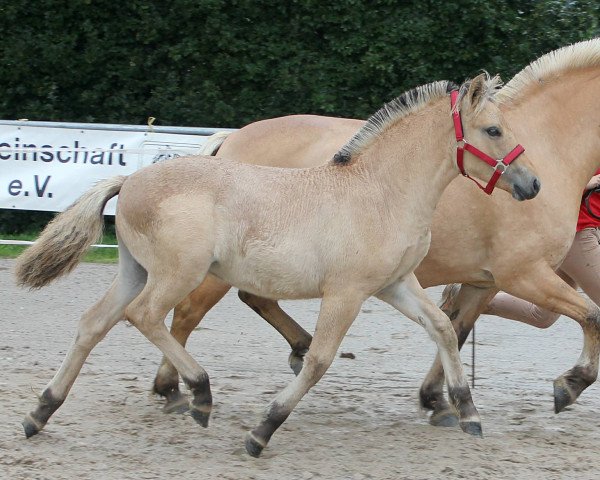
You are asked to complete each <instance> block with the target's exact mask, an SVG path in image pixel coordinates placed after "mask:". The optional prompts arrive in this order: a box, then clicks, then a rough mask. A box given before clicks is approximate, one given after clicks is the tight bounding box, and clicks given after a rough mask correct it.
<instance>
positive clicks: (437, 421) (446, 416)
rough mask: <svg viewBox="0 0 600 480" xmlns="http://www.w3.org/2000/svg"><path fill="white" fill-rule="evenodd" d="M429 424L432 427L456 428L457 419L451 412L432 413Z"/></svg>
mask: <svg viewBox="0 0 600 480" xmlns="http://www.w3.org/2000/svg"><path fill="white" fill-rule="evenodd" d="M429 424H430V425H433V426H434V427H456V426H457V425H458V417H457V416H456V414H455V413H454V412H453V411H451V410H444V411H443V412H434V413H433V414H432V415H431V417H429Z"/></svg>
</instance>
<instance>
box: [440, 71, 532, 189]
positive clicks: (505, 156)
mask: <svg viewBox="0 0 600 480" xmlns="http://www.w3.org/2000/svg"><path fill="white" fill-rule="evenodd" d="M499 85H500V80H499V78H498V77H493V78H490V77H489V75H488V74H487V73H483V74H481V75H479V76H478V77H476V78H474V79H473V80H471V81H468V82H465V83H464V84H463V85H462V86H461V87H460V90H457V91H454V92H452V93H451V99H452V100H451V103H452V112H453V118H454V128H455V135H456V141H457V153H456V155H457V158H456V162H457V166H458V168H459V170H460V172H461V173H462V174H463V175H464V176H466V177H469V178H471V179H472V180H474V181H475V183H477V185H478V186H479V187H480V188H481V189H482V190H484V191H485V193H487V194H491V193H492V190H493V189H494V186H497V187H498V188H501V189H502V190H505V191H507V192H509V193H511V194H512V196H513V197H514V198H515V199H517V200H527V199H530V198H533V197H535V196H536V195H537V194H538V192H539V190H540V186H541V185H540V181H539V179H538V177H537V175H536V174H535V172H534V170H533V167H532V164H531V162H530V161H529V159H528V158H527V156H526V154H525V153H523V152H524V149H523V147H521V145H518V142H517V140H516V139H515V137H514V135H513V134H512V132H511V130H510V128H509V127H508V125H507V124H506V122H505V121H504V119H503V116H502V113H501V112H500V109H499V108H498V106H497V105H496V103H495V102H494V94H495V92H496V91H497V88H498V87H499ZM472 177H474V178H472ZM475 178H477V179H479V180H481V181H483V182H486V183H487V185H485V186H484V185H481V184H480V183H479V182H477V181H476V180H475Z"/></svg>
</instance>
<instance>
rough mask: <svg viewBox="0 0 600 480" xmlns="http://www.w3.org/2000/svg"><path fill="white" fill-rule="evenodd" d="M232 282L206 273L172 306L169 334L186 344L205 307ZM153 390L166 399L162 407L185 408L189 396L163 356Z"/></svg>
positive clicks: (173, 410) (179, 409) (212, 304)
mask: <svg viewBox="0 0 600 480" xmlns="http://www.w3.org/2000/svg"><path fill="white" fill-rule="evenodd" d="M230 288H231V286H230V285H229V284H227V283H225V282H223V281H222V280H219V279H218V278H217V277H215V276H213V275H207V277H206V278H205V279H204V281H203V282H202V283H201V284H200V285H199V286H198V287H197V288H196V289H195V290H194V291H193V292H192V293H190V294H189V295H188V296H187V297H186V298H185V299H184V300H182V301H181V302H179V304H178V305H177V306H176V307H175V312H174V315H173V322H172V324H171V335H173V337H174V338H175V340H177V341H178V342H179V344H180V345H181V346H183V347H185V344H186V342H187V339H188V338H189V336H190V334H191V333H192V332H193V331H194V329H195V328H196V327H197V326H198V324H199V323H200V322H201V321H202V319H203V318H204V316H205V315H206V314H207V313H208V311H209V310H210V309H211V308H212V307H214V306H215V305H216V304H217V303H218V302H219V301H220V300H221V299H222V298H223V296H225V294H226V293H227V292H228V291H229V289H230ZM152 390H153V392H154V393H157V394H158V395H161V396H163V397H165V399H166V400H167V401H166V403H165V406H164V411H165V412H167V413H171V412H178V413H183V412H185V411H187V409H188V406H189V404H188V400H187V398H186V396H185V395H184V394H182V393H181V392H180V390H179V374H178V372H177V369H176V368H175V367H174V366H173V364H172V363H171V362H170V361H169V359H168V358H167V357H166V356H163V359H162V362H161V364H160V367H159V368H158V372H157V373H156V377H155V378H154V384H153V388H152Z"/></svg>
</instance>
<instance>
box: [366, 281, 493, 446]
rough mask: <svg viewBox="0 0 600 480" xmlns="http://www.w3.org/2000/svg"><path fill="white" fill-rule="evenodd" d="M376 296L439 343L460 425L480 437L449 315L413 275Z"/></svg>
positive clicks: (478, 421)
mask: <svg viewBox="0 0 600 480" xmlns="http://www.w3.org/2000/svg"><path fill="white" fill-rule="evenodd" d="M376 296H377V298H379V299H381V300H383V301H384V302H387V303H389V304H390V305H392V306H393V307H394V308H396V309H398V310H399V311H400V312H402V313H403V314H404V315H406V316H407V317H409V318H410V319H411V320H414V321H415V322H417V323H418V324H420V325H422V326H423V327H425V329H426V330H427V333H429V336H430V337H431V338H432V339H433V340H434V341H435V342H436V344H437V346H438V352H439V355H440V358H441V361H442V364H443V365H444V372H445V377H446V383H447V384H448V394H449V396H450V400H451V402H452V404H453V406H454V408H455V409H456V411H457V412H458V418H459V423H460V427H461V428H462V430H463V431H464V432H466V433H469V434H471V435H477V436H481V434H482V432H481V419H480V417H479V413H478V412H477V409H476V408H475V405H474V404H473V400H472V398H471V391H470V389H469V384H468V382H467V377H466V376H465V374H464V372H463V368H462V363H461V360H460V355H459V352H458V342H457V338H456V335H455V333H454V330H453V329H452V325H451V323H450V320H449V319H448V317H447V316H446V315H445V314H444V313H443V312H442V311H441V310H440V309H439V308H438V307H436V306H435V304H434V303H433V302H432V301H431V300H430V299H429V297H428V296H427V294H426V293H425V291H424V290H423V289H422V288H421V285H419V282H418V281H417V278H416V277H415V276H414V274H410V275H407V276H406V277H405V278H403V279H402V280H401V281H399V282H396V283H394V284H392V285H390V286H389V287H387V288H385V289H384V290H382V291H381V292H379V293H378V294H377V295H376Z"/></svg>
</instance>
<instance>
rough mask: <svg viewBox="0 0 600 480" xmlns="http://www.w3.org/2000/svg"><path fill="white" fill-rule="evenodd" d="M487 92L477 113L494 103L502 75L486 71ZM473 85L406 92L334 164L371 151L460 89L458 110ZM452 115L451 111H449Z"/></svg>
mask: <svg viewBox="0 0 600 480" xmlns="http://www.w3.org/2000/svg"><path fill="white" fill-rule="evenodd" d="M484 74H485V84H484V87H483V92H481V96H480V98H481V101H480V102H478V104H477V106H476V111H475V114H477V113H478V112H479V111H480V110H481V109H482V108H483V105H484V104H485V101H487V100H491V99H492V98H493V97H494V95H495V94H496V92H497V91H498V88H499V86H500V84H501V82H500V78H499V77H498V76H494V77H490V76H489V75H488V74H487V73H486V72H484ZM470 84H471V81H470V80H467V81H466V82H464V83H463V84H462V85H461V86H460V88H459V86H458V85H456V84H455V83H453V82H450V81H448V80H442V81H438V82H432V83H428V84H426V85H421V86H419V87H416V88H413V89H412V90H408V91H407V92H404V93H403V94H402V95H400V96H399V97H397V98H395V99H394V100H392V101H391V102H389V103H386V104H385V105H384V106H383V107H381V108H380V109H379V110H378V111H377V112H375V113H374V114H373V115H372V116H371V117H370V118H369V119H368V120H367V123H366V124H365V125H364V126H363V127H362V128H361V129H360V130H359V131H358V132H357V133H356V134H355V135H354V136H353V137H352V138H351V139H350V141H349V142H348V143H347V144H346V145H344V146H343V147H342V148H341V149H340V151H339V152H338V153H336V154H335V155H334V157H333V160H332V161H331V162H332V163H333V164H337V165H348V164H350V163H351V161H352V158H353V157H355V156H356V155H358V154H359V153H360V152H362V151H364V150H365V149H366V148H368V147H369V146H370V145H371V144H372V143H373V142H374V141H375V140H376V139H377V138H379V137H380V136H381V135H382V134H383V133H384V132H385V131H386V130H387V129H389V128H390V127H391V126H392V125H394V124H395V123H396V122H398V121H399V120H400V119H402V118H404V117H406V116H407V115H408V114H410V113H413V112H417V111H419V110H421V109H423V108H424V107H425V106H427V105H428V104H429V103H430V102H432V101H433V100H436V99H438V98H441V97H445V96H448V95H449V93H450V92H451V91H452V90H459V98H458V101H457V103H456V108H458V105H459V104H460V101H461V99H462V97H463V96H464V95H465V94H466V92H467V91H468V89H469V86H470ZM448 113H450V112H448Z"/></svg>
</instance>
